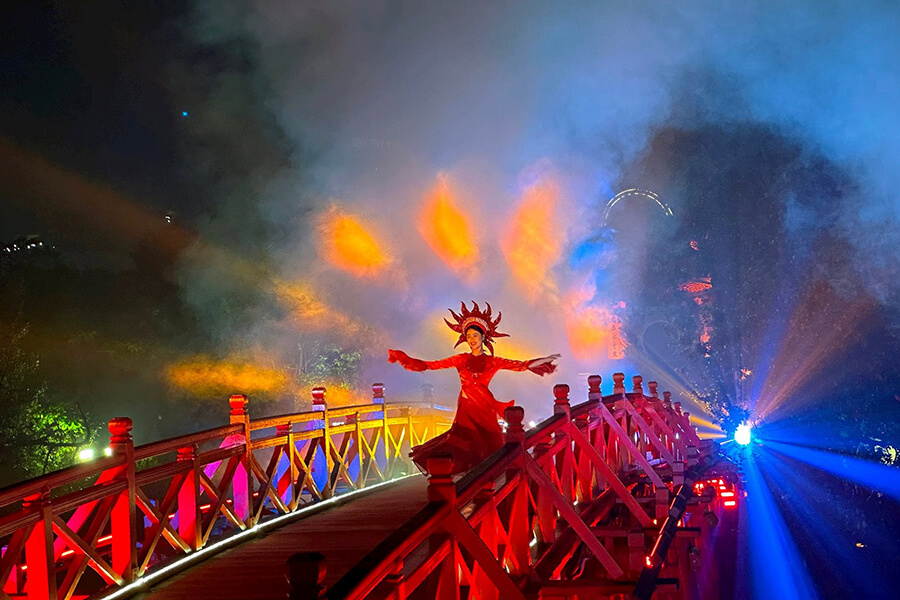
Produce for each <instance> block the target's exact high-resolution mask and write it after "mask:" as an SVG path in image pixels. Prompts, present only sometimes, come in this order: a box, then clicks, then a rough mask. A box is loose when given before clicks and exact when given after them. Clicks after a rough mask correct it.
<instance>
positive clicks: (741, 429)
mask: <svg viewBox="0 0 900 600" xmlns="http://www.w3.org/2000/svg"><path fill="white" fill-rule="evenodd" d="M734 441H735V442H737V443H738V444H740V445H741V446H746V445H747V444H749V443H750V426H749V425H747V424H746V423H741V424H740V425H738V427H737V429H736V430H735V432H734Z"/></svg>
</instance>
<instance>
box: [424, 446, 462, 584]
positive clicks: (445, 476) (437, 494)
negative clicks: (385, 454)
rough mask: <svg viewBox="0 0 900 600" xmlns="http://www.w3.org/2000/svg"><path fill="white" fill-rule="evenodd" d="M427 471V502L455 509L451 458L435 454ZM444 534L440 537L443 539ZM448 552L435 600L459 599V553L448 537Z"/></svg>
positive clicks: (440, 572)
mask: <svg viewBox="0 0 900 600" xmlns="http://www.w3.org/2000/svg"><path fill="white" fill-rule="evenodd" d="M426 468H427V469H428V473H429V476H428V501H429V502H440V503H442V504H449V505H450V507H452V508H454V509H455V507H456V484H455V483H454V482H453V475H452V473H453V458H452V457H451V456H450V455H449V454H436V455H434V456H432V457H430V458H428V461H427V462H426ZM443 536H444V534H442V535H441V536H440V537H441V538H443ZM449 542H450V551H449V552H448V553H447V556H446V558H444V559H443V560H442V561H441V565H440V567H438V572H439V575H438V579H437V589H436V590H435V591H434V595H433V597H434V598H436V599H437V600H458V599H459V575H460V573H459V563H458V562H457V561H458V560H460V558H461V557H460V552H459V544H458V542H457V540H456V538H455V537H454V536H453V535H452V534H451V535H449Z"/></svg>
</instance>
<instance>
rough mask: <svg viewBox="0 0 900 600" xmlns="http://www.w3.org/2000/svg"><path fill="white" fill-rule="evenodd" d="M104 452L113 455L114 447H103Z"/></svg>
mask: <svg viewBox="0 0 900 600" xmlns="http://www.w3.org/2000/svg"><path fill="white" fill-rule="evenodd" d="M103 454H104V455H106V456H112V448H110V447H109V446H107V447H106V448H104V449H103Z"/></svg>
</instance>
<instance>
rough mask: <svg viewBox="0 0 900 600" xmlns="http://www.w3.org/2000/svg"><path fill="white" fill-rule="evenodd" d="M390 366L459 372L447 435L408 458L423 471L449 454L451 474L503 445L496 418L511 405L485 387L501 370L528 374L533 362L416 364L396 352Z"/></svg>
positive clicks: (490, 359) (468, 357)
mask: <svg viewBox="0 0 900 600" xmlns="http://www.w3.org/2000/svg"><path fill="white" fill-rule="evenodd" d="M388 356H389V360H390V361H391V362H395V361H396V362H399V363H400V364H401V365H402V366H403V367H404V368H405V369H407V370H409V371H433V370H437V369H447V368H450V367H455V368H456V370H457V371H458V372H459V380H460V383H461V384H462V387H461V389H460V391H459V404H458V406H457V409H456V418H455V419H454V420H453V425H452V426H451V427H450V429H449V431H446V432H445V433H442V434H441V435H439V436H437V437H435V438H433V439H431V440H429V441H427V442H425V443H424V444H422V445H420V446H416V447H415V448H413V449H412V452H411V453H410V456H411V457H412V459H413V461H414V462H415V463H416V464H417V465H418V466H419V468H421V469H422V470H423V471H425V462H426V461H427V459H428V457H429V456H432V455H434V454H450V455H451V456H452V457H453V468H454V472H456V473H459V472H462V471H467V470H469V469H471V468H472V467H474V466H475V465H477V464H478V463H480V462H481V461H482V460H484V459H485V458H487V456H489V455H490V454H491V453H493V452H495V451H496V450H497V449H499V448H500V447H501V446H502V445H503V442H504V439H503V432H502V430H501V429H500V424H499V423H498V422H497V418H498V417H502V416H503V411H504V409H506V408H507V407H508V406H512V405H513V402H512V401H509V402H498V401H497V400H496V399H495V398H494V395H493V394H492V393H491V391H490V390H489V389H488V384H489V383H490V382H491V379H492V378H493V377H494V375H495V374H496V373H497V371H499V370H500V369H507V370H509V371H525V370H529V366H530V365H531V363H534V362H537V360H538V359H535V360H510V359H508V358H501V357H499V356H488V355H485V354H479V355H477V356H474V355H472V354H457V355H455V356H450V357H448V358H444V359H441V360H430V361H426V360H419V359H418V358H412V357H410V356H408V355H407V354H406V353H405V352H401V351H399V350H389V351H388ZM554 368H555V365H553V364H548V363H543V364H538V365H535V366H534V367H533V368H531V369H530V370H532V371H533V372H535V373H537V374H539V375H544V374H545V373H550V372H552V371H553V370H554Z"/></svg>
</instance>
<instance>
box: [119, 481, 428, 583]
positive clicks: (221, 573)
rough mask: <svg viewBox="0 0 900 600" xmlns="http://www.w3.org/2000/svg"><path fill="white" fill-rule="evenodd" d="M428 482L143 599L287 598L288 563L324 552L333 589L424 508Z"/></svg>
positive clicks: (336, 513) (285, 531) (396, 489)
mask: <svg viewBox="0 0 900 600" xmlns="http://www.w3.org/2000/svg"><path fill="white" fill-rule="evenodd" d="M426 487H427V480H426V479H425V478H424V477H420V476H416V477H409V478H407V479H404V480H402V481H399V482H397V483H394V484H392V485H388V486H384V487H383V488H381V489H377V490H373V491H372V492H371V493H369V494H366V495H364V496H362V497H360V498H355V499H353V500H351V501H349V502H347V503H345V504H340V505H337V506H334V507H331V508H327V509H324V510H323V511H321V512H318V513H315V514H313V515H310V516H308V517H301V518H300V520H298V521H295V522H293V523H290V524H288V525H284V526H282V527H279V528H277V529H272V530H270V531H268V532H265V533H264V534H262V535H261V536H260V537H259V538H256V539H253V540H249V541H246V542H244V543H242V544H240V545H237V546H235V547H234V548H231V549H228V550H225V551H223V552H221V553H217V554H215V555H213V556H211V557H210V558H208V559H206V560H205V561H203V562H201V563H198V564H197V565H195V566H192V567H190V568H188V569H187V570H186V571H184V572H182V573H180V574H178V575H175V576H173V577H171V578H168V579H165V580H163V581H159V582H157V583H156V584H154V585H153V586H152V587H151V588H150V589H149V590H148V591H147V592H142V593H141V594H138V595H135V596H134V598H140V599H141V600H144V599H150V598H153V599H154V600H164V599H175V598H179V599H181V598H191V599H195V600H204V599H209V600H213V599H215V600H223V599H234V600H242V599H251V598H253V599H256V598H259V599H262V598H265V599H267V600H271V599H272V598H284V597H286V594H287V592H288V586H287V582H286V581H285V578H284V571H283V566H284V562H285V560H287V558H288V557H289V556H291V555H292V554H294V553H295V552H301V551H315V552H321V553H322V554H323V555H324V556H325V558H326V560H327V564H328V574H327V577H326V579H325V584H326V585H327V586H331V585H332V584H333V583H335V582H336V581H337V580H338V579H339V578H340V577H341V576H342V575H344V573H346V572H347V571H348V570H349V569H350V568H351V567H353V566H354V565H355V564H356V563H358V562H359V561H360V560H361V559H362V558H363V557H364V556H365V555H366V554H367V553H368V552H370V551H371V550H372V549H373V548H374V547H375V546H376V545H377V544H378V543H379V542H381V541H382V540H383V539H384V538H386V537H387V536H388V535H390V534H391V533H392V532H393V531H394V530H396V529H397V528H398V527H400V525H402V524H403V523H405V522H406V521H407V520H409V519H410V518H411V517H412V516H413V515H415V514H416V512H418V511H419V510H420V509H421V508H422V507H423V506H425V504H426V502H427V499H426Z"/></svg>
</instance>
